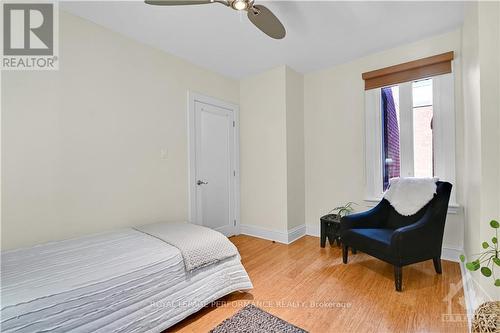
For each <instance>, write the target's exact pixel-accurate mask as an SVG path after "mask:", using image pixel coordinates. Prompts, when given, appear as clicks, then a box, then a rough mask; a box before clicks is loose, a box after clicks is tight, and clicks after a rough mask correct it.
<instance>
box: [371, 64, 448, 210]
mask: <svg viewBox="0 0 500 333" xmlns="http://www.w3.org/2000/svg"><path fill="white" fill-rule="evenodd" d="M453 92H454V83H453V74H452V73H449V74H444V75H438V76H434V77H430V78H425V79H419V80H414V81H410V82H404V83H400V84H397V85H392V86H388V87H382V88H375V89H370V90H366V177H367V179H366V184H367V195H366V196H367V199H368V200H380V198H381V197H382V195H383V192H384V191H385V190H386V189H387V187H388V185H389V180H390V179H391V178H393V177H400V176H401V177H438V178H440V179H442V180H446V181H450V182H451V183H454V179H455V119H454V113H455V110H454V93H453ZM451 202H452V203H453V202H455V201H454V194H452V200H451Z"/></svg>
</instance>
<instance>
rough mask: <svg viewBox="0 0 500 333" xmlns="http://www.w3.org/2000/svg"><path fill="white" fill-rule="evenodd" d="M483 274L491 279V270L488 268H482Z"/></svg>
mask: <svg viewBox="0 0 500 333" xmlns="http://www.w3.org/2000/svg"><path fill="white" fill-rule="evenodd" d="M481 273H482V274H483V275H484V276H486V277H490V276H491V269H489V268H488V267H481Z"/></svg>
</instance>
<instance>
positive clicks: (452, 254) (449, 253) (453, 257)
mask: <svg viewBox="0 0 500 333" xmlns="http://www.w3.org/2000/svg"><path fill="white" fill-rule="evenodd" d="M463 252H464V251H463V249H458V248H455V247H451V246H447V245H444V246H443V249H442V250H441V259H444V260H448V261H454V262H460V255H461V254H462V253H463Z"/></svg>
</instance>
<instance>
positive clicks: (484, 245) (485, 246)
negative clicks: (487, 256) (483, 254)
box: [481, 242, 490, 249]
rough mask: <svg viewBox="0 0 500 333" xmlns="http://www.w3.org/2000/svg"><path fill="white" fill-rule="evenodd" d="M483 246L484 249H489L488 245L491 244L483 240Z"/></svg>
mask: <svg viewBox="0 0 500 333" xmlns="http://www.w3.org/2000/svg"><path fill="white" fill-rule="evenodd" d="M481 245H482V246H483V249H487V248H488V246H490V245H489V244H488V243H487V242H483V244H481Z"/></svg>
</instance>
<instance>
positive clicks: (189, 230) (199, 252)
mask: <svg viewBox="0 0 500 333" xmlns="http://www.w3.org/2000/svg"><path fill="white" fill-rule="evenodd" d="M134 229H135V230H137V231H140V232H143V233H145V234H148V235H150V236H153V237H156V238H158V239H160V240H162V241H164V242H166V243H168V244H170V245H172V246H174V247H176V248H178V249H179V251H181V254H182V257H183V258H184V266H185V267H186V270H187V271H193V270H195V269H197V268H201V267H204V266H208V265H211V264H214V263H217V262H219V261H222V260H224V259H227V258H230V257H234V256H237V255H238V249H236V246H234V244H233V243H231V242H230V241H229V239H227V237H226V236H224V235H223V234H221V233H220V232H218V231H215V230H212V229H209V228H206V227H202V226H199V225H196V224H191V223H184V222H172V223H165V222H161V223H154V224H147V225H143V226H140V227H135V228H134Z"/></svg>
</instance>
